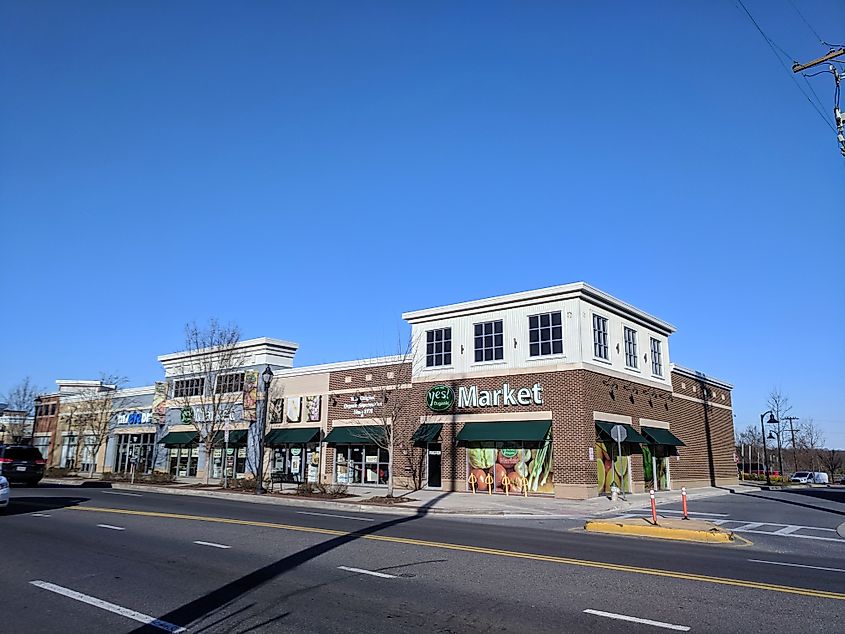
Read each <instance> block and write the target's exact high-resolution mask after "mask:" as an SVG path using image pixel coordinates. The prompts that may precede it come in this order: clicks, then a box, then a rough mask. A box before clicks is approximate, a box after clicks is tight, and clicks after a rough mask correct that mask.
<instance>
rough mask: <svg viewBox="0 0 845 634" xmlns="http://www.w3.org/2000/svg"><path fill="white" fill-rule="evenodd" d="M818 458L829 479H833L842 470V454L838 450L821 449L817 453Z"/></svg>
mask: <svg viewBox="0 0 845 634" xmlns="http://www.w3.org/2000/svg"><path fill="white" fill-rule="evenodd" d="M819 458H820V460H821V463H822V466H823V467H824V469H825V471H827V472H828V473H829V474H830V477H831V478H833V477H835V476H836V474H837V473H839V471H840V469H842V458H843V452H842V451H840V450H838V449H823V450H822V451H821V452H819Z"/></svg>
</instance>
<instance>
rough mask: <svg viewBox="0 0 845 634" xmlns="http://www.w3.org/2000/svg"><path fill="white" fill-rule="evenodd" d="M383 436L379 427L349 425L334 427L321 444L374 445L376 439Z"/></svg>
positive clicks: (382, 431)
mask: <svg viewBox="0 0 845 634" xmlns="http://www.w3.org/2000/svg"><path fill="white" fill-rule="evenodd" d="M383 435H384V430H383V429H382V426H381V425H350V426H349V427H335V428H334V429H332V430H331V431H330V432H329V433H328V435H327V436H326V438H325V440H324V441H323V442H326V443H328V444H330V445H374V444H376V439H380V438H382V437H383Z"/></svg>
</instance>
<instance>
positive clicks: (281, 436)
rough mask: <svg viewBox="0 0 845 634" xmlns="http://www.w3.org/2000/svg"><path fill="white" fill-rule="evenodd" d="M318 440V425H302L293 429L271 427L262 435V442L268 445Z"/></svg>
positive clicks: (295, 443)
mask: <svg viewBox="0 0 845 634" xmlns="http://www.w3.org/2000/svg"><path fill="white" fill-rule="evenodd" d="M319 441H320V428H319V427H302V428H293V429H273V430H272V431H271V432H270V433H269V434H267V435H266V436H265V437H264V444H265V445H267V446H268V447H278V446H279V445H288V444H291V445H304V444H306V443H309V442H319Z"/></svg>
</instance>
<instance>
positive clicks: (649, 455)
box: [642, 445, 669, 491]
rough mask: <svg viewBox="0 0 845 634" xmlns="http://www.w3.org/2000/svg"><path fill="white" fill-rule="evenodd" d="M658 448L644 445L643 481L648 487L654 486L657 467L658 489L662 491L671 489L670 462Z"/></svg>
mask: <svg viewBox="0 0 845 634" xmlns="http://www.w3.org/2000/svg"><path fill="white" fill-rule="evenodd" d="M655 449H656V447H652V446H651V445H642V450H643V480H644V481H645V484H646V487H649V486H654V467H655V465H656V466H657V488H658V489H660V490H661V491H663V490H666V489H668V488H669V464H668V463H669V460H668V458H666V457H664V456H663V455H662V452H660V451H655Z"/></svg>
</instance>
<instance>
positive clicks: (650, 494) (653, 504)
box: [649, 489, 657, 526]
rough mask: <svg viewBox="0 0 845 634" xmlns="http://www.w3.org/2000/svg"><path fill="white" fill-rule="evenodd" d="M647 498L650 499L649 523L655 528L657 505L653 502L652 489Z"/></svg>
mask: <svg viewBox="0 0 845 634" xmlns="http://www.w3.org/2000/svg"><path fill="white" fill-rule="evenodd" d="M649 497H651V521H652V522H654V525H655V526H657V503H656V502H655V501H654V489H651V490H650V491H649Z"/></svg>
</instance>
